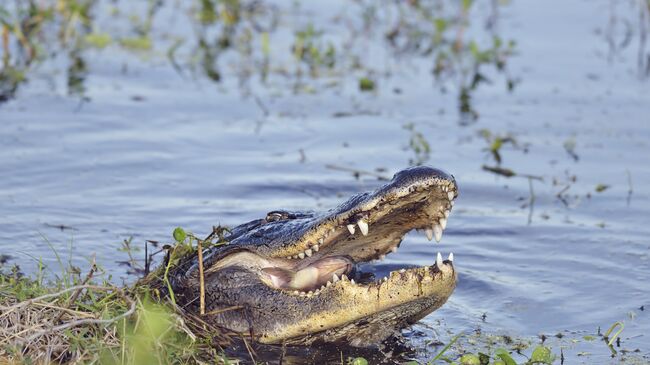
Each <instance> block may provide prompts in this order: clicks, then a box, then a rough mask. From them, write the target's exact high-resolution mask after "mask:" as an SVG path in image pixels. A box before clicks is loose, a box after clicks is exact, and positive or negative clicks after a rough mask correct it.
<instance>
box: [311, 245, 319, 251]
mask: <svg viewBox="0 0 650 365" xmlns="http://www.w3.org/2000/svg"><path fill="white" fill-rule="evenodd" d="M312 248H313V249H314V252H318V249H319V248H320V247H319V246H318V245H314V246H313V247H312Z"/></svg>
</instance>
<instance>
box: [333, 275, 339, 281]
mask: <svg viewBox="0 0 650 365" xmlns="http://www.w3.org/2000/svg"><path fill="white" fill-rule="evenodd" d="M337 281H339V277H338V276H337V275H336V274H334V275H332V283H336V282H337Z"/></svg>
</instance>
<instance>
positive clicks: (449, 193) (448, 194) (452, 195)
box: [447, 191, 454, 200]
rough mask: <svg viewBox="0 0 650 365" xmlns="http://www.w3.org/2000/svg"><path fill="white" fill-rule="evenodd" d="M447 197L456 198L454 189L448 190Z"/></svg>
mask: <svg viewBox="0 0 650 365" xmlns="http://www.w3.org/2000/svg"><path fill="white" fill-rule="evenodd" d="M447 198H449V200H454V192H453V191H448V192H447Z"/></svg>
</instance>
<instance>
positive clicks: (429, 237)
mask: <svg viewBox="0 0 650 365" xmlns="http://www.w3.org/2000/svg"><path fill="white" fill-rule="evenodd" d="M424 233H426V235H427V239H428V240H429V241H431V240H432V239H433V229H431V228H427V229H425V230H424Z"/></svg>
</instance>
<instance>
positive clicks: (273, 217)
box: [266, 210, 289, 222]
mask: <svg viewBox="0 0 650 365" xmlns="http://www.w3.org/2000/svg"><path fill="white" fill-rule="evenodd" d="M288 218H289V212H285V211H282V210H274V211H272V212H268V213H266V221H267V222H275V221H279V220H283V219H288Z"/></svg>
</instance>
